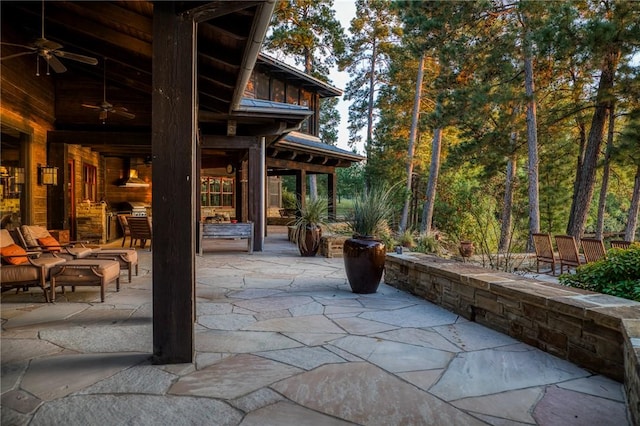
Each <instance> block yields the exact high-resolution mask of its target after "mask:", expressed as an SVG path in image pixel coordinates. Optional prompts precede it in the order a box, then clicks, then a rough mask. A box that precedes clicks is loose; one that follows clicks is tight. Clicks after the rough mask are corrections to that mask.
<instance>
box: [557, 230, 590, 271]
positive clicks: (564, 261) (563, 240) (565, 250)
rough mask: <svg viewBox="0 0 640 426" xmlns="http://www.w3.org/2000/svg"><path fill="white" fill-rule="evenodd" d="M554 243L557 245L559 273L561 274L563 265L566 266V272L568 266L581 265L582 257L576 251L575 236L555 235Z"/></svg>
mask: <svg viewBox="0 0 640 426" xmlns="http://www.w3.org/2000/svg"><path fill="white" fill-rule="evenodd" d="M556 245H557V246H558V257H559V258H560V273H561V274H562V272H563V269H564V266H565V265H566V266H567V272H569V268H570V267H574V268H575V267H578V266H580V265H582V264H583V263H584V262H582V259H581V258H580V254H579V253H578V245H577V244H576V240H575V238H573V236H571V235H556Z"/></svg>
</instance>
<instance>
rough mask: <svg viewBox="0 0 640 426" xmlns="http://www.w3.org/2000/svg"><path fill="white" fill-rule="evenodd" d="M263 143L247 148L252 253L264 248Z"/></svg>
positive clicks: (264, 175) (264, 177)
mask: <svg viewBox="0 0 640 426" xmlns="http://www.w3.org/2000/svg"><path fill="white" fill-rule="evenodd" d="M264 161H265V160H264V142H263V143H258V144H257V145H256V146H252V147H250V148H249V178H248V180H249V182H248V190H249V197H248V198H249V200H248V206H247V207H248V210H249V220H250V221H252V222H253V234H254V235H253V251H262V249H263V247H264V229H265V222H266V218H265V214H264V187H265V179H266V174H265V162H264Z"/></svg>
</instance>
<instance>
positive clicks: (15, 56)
mask: <svg viewBox="0 0 640 426" xmlns="http://www.w3.org/2000/svg"><path fill="white" fill-rule="evenodd" d="M34 53H36V52H35V51H33V52H22V53H14V54H13V55H7V56H3V57H2V58H0V61H4V60H5V59H11V58H17V57H18V56H24V55H32V54H34Z"/></svg>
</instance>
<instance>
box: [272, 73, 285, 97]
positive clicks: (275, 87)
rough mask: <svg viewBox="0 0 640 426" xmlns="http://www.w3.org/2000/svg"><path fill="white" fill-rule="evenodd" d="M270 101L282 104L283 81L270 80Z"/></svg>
mask: <svg viewBox="0 0 640 426" xmlns="http://www.w3.org/2000/svg"><path fill="white" fill-rule="evenodd" d="M271 100H272V101H274V102H284V81H282V80H275V79H274V80H271Z"/></svg>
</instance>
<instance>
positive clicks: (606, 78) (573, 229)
mask: <svg viewBox="0 0 640 426" xmlns="http://www.w3.org/2000/svg"><path fill="white" fill-rule="evenodd" d="M619 58H620V47H619V46H618V45H615V44H613V45H612V46H611V48H610V50H609V51H608V52H607V53H606V54H605V57H604V62H603V64H602V72H601V74H600V82H599V84H598V93H597V96H596V105H595V111H594V113H593V118H592V119H591V129H590V130H589V137H588V139H587V146H586V149H585V153H584V162H583V164H582V168H581V170H580V179H579V182H578V185H577V187H576V190H575V191H574V194H573V204H574V205H575V208H574V209H573V211H572V215H571V216H570V217H569V224H568V225H567V234H569V235H573V236H574V237H575V238H577V239H578V238H580V237H581V236H582V233H583V232H584V225H585V223H586V222H587V214H588V212H589V206H590V204H591V200H592V199H593V190H594V187H595V176H596V167H597V165H598V156H599V154H600V146H601V145H602V139H603V137H604V124H605V122H606V120H607V111H608V110H609V108H610V107H611V91H612V89H613V82H614V77H615V73H616V68H617V66H618V60H619Z"/></svg>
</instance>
